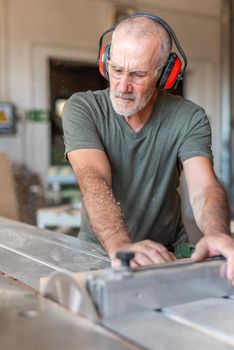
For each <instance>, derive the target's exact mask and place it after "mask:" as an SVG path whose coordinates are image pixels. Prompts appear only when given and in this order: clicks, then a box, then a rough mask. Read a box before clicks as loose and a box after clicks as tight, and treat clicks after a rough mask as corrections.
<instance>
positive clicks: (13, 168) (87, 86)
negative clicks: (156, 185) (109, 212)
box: [0, 0, 234, 242]
mask: <svg viewBox="0 0 234 350" xmlns="http://www.w3.org/2000/svg"><path fill="white" fill-rule="evenodd" d="M134 12H151V13H153V14H155V15H158V16H161V17H163V18H164V19H165V20H166V21H168V22H169V23H170V24H171V26H172V27H173V28H174V31H175V32H176V34H177V36H178V38H179V41H180V43H181V45H182V47H183V49H184V51H185V52H186V54H187V57H188V68H187V72H186V74H185V79H184V81H183V82H182V83H181V84H180V85H179V86H178V89H177V90H176V91H175V92H174V93H177V94H181V95H183V96H184V97H186V98H188V99H191V100H193V101H194V102H196V103H198V104H200V105H201V106H202V107H204V109H205V110H206V112H207V114H208V117H209V119H210V122H211V126H212V129H213V151H214V159H215V169H216V172H217V175H218V177H219V178H220V180H221V181H222V183H223V184H224V186H225V187H226V189H227V191H228V193H229V197H230V203H231V209H232V213H233V214H234V212H233V208H234V181H233V178H234V149H233V144H234V142H233V141H234V138H233V135H234V133H233V130H234V129H233V128H234V123H233V108H234V107H233V106H234V103H233V102H234V85H233V84H234V76H233V72H234V45H233V44H234V21H233V14H234V0H205V1H204V0H197V1H196V2H194V1H193V0H131V1H130V0H70V1H66V0H40V1H37V0H17V1H16V0H0V216H3V217H8V218H12V219H14V220H19V221H22V222H26V223H29V224H34V225H37V226H38V227H40V228H45V227H49V228H51V229H55V230H56V231H58V232H60V231H61V232H64V233H69V234H72V235H77V234H78V232H79V224H80V201H81V196H80V192H79V187H78V185H77V184H76V180H75V178H74V175H73V173H72V169H71V168H70V165H69V164H68V162H67V161H66V159H64V145H63V138H62V127H61V111H62V108H63V105H64V103H65V101H66V99H67V98H68V97H70V96H71V95H72V94H73V93H74V92H77V91H86V90H97V89H105V88H106V87H107V82H106V81H105V80H104V79H103V78H102V77H101V76H100V74H99V72H98V68H97V65H96V59H97V52H98V42H99V37H100V36H101V34H102V33H103V32H104V31H105V30H106V29H107V28H109V27H110V26H111V25H113V24H114V23H116V21H118V20H120V19H121V18H123V17H124V16H126V15H128V14H131V13H134ZM180 191H181V194H182V198H183V216H184V220H185V223H186V226H187V228H188V230H189V234H190V237H191V240H192V241H193V242H195V241H196V240H197V239H198V238H199V231H198V229H197V228H196V226H195V224H194V220H193V216H192V213H191V208H190V204H189V200H188V196H187V191H186V186H185V185H183V186H182V188H181V189H180Z"/></svg>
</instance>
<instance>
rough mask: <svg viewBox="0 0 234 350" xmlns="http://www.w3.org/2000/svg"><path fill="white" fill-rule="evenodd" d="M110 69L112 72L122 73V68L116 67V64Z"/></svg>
mask: <svg viewBox="0 0 234 350" xmlns="http://www.w3.org/2000/svg"><path fill="white" fill-rule="evenodd" d="M111 69H112V71H113V72H115V73H117V74H121V73H123V69H122V68H119V67H116V66H112V67H111Z"/></svg>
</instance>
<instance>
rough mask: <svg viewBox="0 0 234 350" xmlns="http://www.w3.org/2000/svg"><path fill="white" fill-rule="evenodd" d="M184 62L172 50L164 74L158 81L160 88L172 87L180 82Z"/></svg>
mask: <svg viewBox="0 0 234 350" xmlns="http://www.w3.org/2000/svg"><path fill="white" fill-rule="evenodd" d="M181 67H182V62H181V60H180V58H179V57H178V56H177V54H176V53H175V52H172V53H171V54H170V55H169V57H168V60H167V62H166V64H165V67H164V69H163V71H162V74H161V76H160V78H159V80H158V82H157V88H158V89H160V90H168V89H172V88H173V87H174V86H175V84H176V83H177V82H178V78H179V74H180V71H181Z"/></svg>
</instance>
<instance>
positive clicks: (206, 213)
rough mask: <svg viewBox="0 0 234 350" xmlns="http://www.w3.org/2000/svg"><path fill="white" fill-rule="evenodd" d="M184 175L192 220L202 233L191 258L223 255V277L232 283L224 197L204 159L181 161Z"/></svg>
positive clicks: (232, 250)
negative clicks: (224, 269)
mask: <svg viewBox="0 0 234 350" xmlns="http://www.w3.org/2000/svg"><path fill="white" fill-rule="evenodd" d="M184 172H185V178H186V181H187V184H188V191H189V197H190V202H191V205H192V208H193V213H194V217H195V221H196V223H197V225H198V227H199V228H200V230H201V231H202V233H203V234H204V237H203V238H202V239H201V240H200V241H199V242H198V243H197V245H196V249H195V252H194V254H193V256H192V258H193V259H194V260H201V259H204V258H207V257H211V256H215V255H223V256H224V257H226V259H227V271H226V275H227V278H228V279H229V280H231V281H232V283H234V240H233V238H232V237H231V235H230V212H229V205H228V199H227V195H226V193H225V191H224V189H223V188H222V186H221V185H220V183H219V182H218V180H217V178H216V176H215V173H214V170H213V165H212V162H211V161H209V160H208V159H206V158H203V157H195V158H191V159H189V160H187V161H185V162H184Z"/></svg>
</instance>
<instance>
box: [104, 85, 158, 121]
mask: <svg viewBox="0 0 234 350" xmlns="http://www.w3.org/2000/svg"><path fill="white" fill-rule="evenodd" d="M153 93H154V89H152V90H151V91H149V92H148V93H147V94H146V95H145V96H144V97H143V99H142V100H141V101H140V103H139V104H138V105H137V106H136V107H132V108H130V109H129V110H124V111H123V110H122V108H121V106H117V105H116V103H115V98H116V97H122V98H129V99H132V101H134V100H135V96H134V95H133V94H121V93H119V92H116V91H110V100H111V103H112V106H113V108H114V110H115V112H116V113H117V114H120V115H122V116H124V117H131V116H132V115H134V114H136V113H138V112H140V111H141V110H142V109H144V108H145V106H146V105H147V104H148V102H149V101H150V99H151V97H152V96H153ZM123 105H124V103H123Z"/></svg>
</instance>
